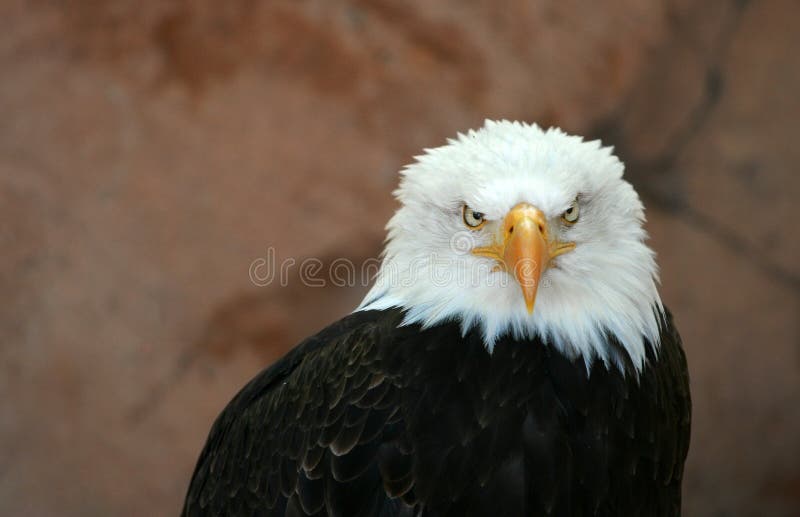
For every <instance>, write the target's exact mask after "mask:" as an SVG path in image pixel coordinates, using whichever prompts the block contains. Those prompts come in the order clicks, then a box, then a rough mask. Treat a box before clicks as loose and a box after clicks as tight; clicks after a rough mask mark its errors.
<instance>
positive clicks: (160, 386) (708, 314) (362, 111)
mask: <svg viewBox="0 0 800 517" xmlns="http://www.w3.org/2000/svg"><path fill="white" fill-rule="evenodd" d="M798 20H800V4H799V3H798V2H796V1H792V0H783V1H781V0H752V1H745V0H738V1H731V0H710V1H705V2H701V1H695V2H692V1H689V0H654V1H651V2H639V1H634V0H611V1H607V2H602V3H599V2H598V3H589V2H577V1H571V0H566V1H565V0H542V1H536V2H533V1H529V2H525V1H521V0H503V1H499V2H491V1H489V0H469V1H456V0H437V1H430V0H414V1H400V0H369V1H368V0H338V1H331V0H302V1H300V0H292V1H289V0H285V1H281V0H274V1H270V2H256V1H252V0H231V1H228V2H217V1H213V0H196V1H189V0H163V1H159V2H135V1H133V0H107V1H103V2H100V1H89V0H84V1H45V0H28V1H23V0H2V1H0V28H1V29H2V30H0V243H1V245H2V248H1V249H2V252H1V253H0V292H2V294H3V298H2V306H1V307H2V308H0V514H2V515H33V516H37V515H45V516H46V515H69V516H72V515H74V516H78V515H80V516H93V515H98V516H100V515H103V516H105V515H175V514H177V512H178V511H179V509H180V506H181V503H182V498H183V495H184V492H185V489H186V486H187V483H188V479H189V476H190V474H191V471H192V468H193V466H194V461H195V460H196V457H197V454H198V453H199V450H200V448H201V446H202V444H203V442H204V440H205V437H206V434H207V432H208V429H209V426H210V424H211V422H212V420H213V419H214V417H215V416H216V415H217V413H218V412H219V411H220V410H221V408H222V407H223V406H224V404H225V403H226V402H227V401H228V400H229V399H230V398H231V396H232V395H233V394H234V393H235V392H236V391H237V390H238V389H239V388H240V387H241V386H242V385H243V384H244V383H245V382H246V381H247V380H248V379H249V378H250V377H251V376H252V375H254V374H255V373H256V372H257V371H259V370H260V369H262V368H263V367H264V366H265V365H267V364H269V363H270V362H271V361H273V360H274V359H276V358H277V357H279V356H280V355H281V354H283V353H284V352H285V351H286V350H287V349H288V348H290V347H291V346H292V345H294V344H295V343H296V342H297V341H298V340H299V339H300V338H302V337H304V336H306V335H308V334H310V333H311V332H313V331H315V330H316V329H318V328H320V327H322V326H324V325H325V324H326V323H328V322H330V321H333V320H335V319H337V318H339V317H341V316H342V315H344V314H345V313H347V312H349V311H350V310H351V309H352V308H353V306H354V305H355V304H356V303H357V301H358V300H359V298H360V296H361V294H362V293H363V292H364V287H363V286H357V287H353V288H349V289H345V288H337V287H335V286H333V285H330V284H329V285H328V286H327V287H324V288H312V287H306V286H304V285H303V284H302V282H300V281H299V279H298V277H297V270H296V269H293V270H291V271H290V275H289V282H288V286H286V287H281V286H280V285H277V282H275V283H273V284H271V285H269V286H267V287H258V286H256V285H254V284H253V282H251V279H250V275H249V268H250V267H251V264H253V263H254V261H256V260H258V259H259V258H261V259H264V258H267V255H268V249H269V248H270V247H273V248H274V249H275V250H276V253H277V256H276V258H277V259H284V258H289V257H296V258H298V262H299V259H301V258H303V257H320V258H322V259H323V260H324V261H326V263H329V262H330V261H331V260H333V259H334V258H336V257H344V258H348V259H351V260H354V261H359V262H360V261H363V260H365V259H367V258H369V257H373V256H375V255H377V253H378V252H379V250H380V246H381V240H382V238H383V225H384V224H385V222H386V220H387V219H388V217H389V216H390V214H391V213H392V211H393V209H394V204H393V202H392V200H391V195H390V192H391V190H392V189H393V188H394V186H395V184H396V180H397V177H396V172H397V170H398V169H399V168H400V167H401V166H402V165H403V164H405V163H408V162H409V161H410V160H411V159H412V156H413V155H414V154H415V153H417V152H419V151H420V149H422V148H423V147H431V146H436V145H440V144H442V143H443V142H444V139H445V138H446V137H449V136H453V135H454V134H455V133H456V132H457V131H461V130H465V129H467V128H470V127H475V126H478V125H480V124H481V123H482V120H483V119H484V118H487V117H489V118H511V119H522V120H527V121H537V122H539V123H540V124H542V125H551V124H552V125H560V126H562V127H563V128H565V129H566V130H568V131H571V132H579V133H582V134H585V135H587V136H590V137H599V138H602V139H603V140H604V142H606V143H608V144H612V145H614V146H616V148H617V151H618V153H619V154H620V155H621V157H622V158H623V159H624V160H625V161H626V162H627V164H628V173H627V174H628V177H629V178H630V180H631V181H632V182H633V183H634V184H635V186H636V187H637V189H638V190H639V191H640V193H641V194H642V196H643V198H644V201H645V203H646V205H647V206H648V215H649V230H650V233H651V234H652V244H653V246H654V247H655V249H656V250H657V251H658V253H659V260H660V264H661V267H662V282H663V288H662V294H663V297H664V299H665V301H666V303H667V304H668V305H669V306H670V307H671V308H672V310H673V312H674V313H675V314H676V318H677V322H678V324H679V326H680V329H681V331H682V334H683V337H684V341H685V347H686V350H687V354H688V357H689V361H690V369H691V373H692V382H693V392H694V403H695V411H694V429H693V438H692V448H691V451H690V456H689V462H688V470H687V473H686V483H685V485H684V496H685V514H686V515H689V516H734V515H735V516H739V515H743V516H764V515H775V516H796V515H800V323H798V315H799V314H800V262H799V260H798V259H800V244H799V243H800V218H798V216H797V207H796V201H797V198H798V195H800V177H799V176H798V174H797V164H798V163H800V145H798V143H797V142H796V140H797V123H798V120H800V101H799V100H798V99H799V98H800V95H798V92H800V57H799V56H798V54H800V53H799V52H798V50H799V49H800V32H798V31H797V21H798Z"/></svg>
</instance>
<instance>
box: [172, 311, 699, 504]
mask: <svg viewBox="0 0 800 517" xmlns="http://www.w3.org/2000/svg"><path fill="white" fill-rule="evenodd" d="M401 321H402V313H401V312H400V311H397V310H390V311H366V312H358V313H355V314H353V315H351V316H348V317H347V318H345V319H343V320H341V321H339V322H337V323H335V324H334V325H332V326H330V327H328V328H327V329H325V330H323V331H322V332H320V333H319V334H317V335H316V336H314V337H311V338H309V339H307V340H306V341H304V342H303V343H301V344H300V345H299V346H298V347H297V348H295V349H294V350H293V351H292V352H290V353H289V354H288V355H287V356H286V357H284V358H283V359H281V360H280V361H278V362H277V363H276V364H274V365H273V366H272V367H270V368H268V369H266V370H265V371H263V372H262V373H261V374H259V375H258V376H257V377H256V378H255V379H253V380H252V381H251V382H250V383H249V384H248V385H247V386H245V387H244V389H242V391H241V392H240V393H239V394H238V395H237V396H236V397H235V398H234V399H233V400H232V401H231V402H230V404H229V405H228V406H227V407H226V408H225V410H224V411H223V412H222V414H221V415H220V416H219V418H218V419H217V421H216V422H215V423H214V426H213V428H212V429H211V433H210V435H209V438H208V442H207V443H206V446H205V448H204V449H203V452H202V453H201V455H200V459H199V460H198V463H197V467H196V470H195V473H194V476H193V477H192V481H191V485H190V487H189V492H188V494H187V497H186V503H185V507H184V510H183V514H184V515H186V516H195V515H268V516H284V515H286V516H294V515H329V516H344V517H354V516H386V517H388V516H401V515H402V516H405V515H407V516H412V515H425V516H440V515H441V516H444V515H454V516H469V515H475V516H482V515H487V516H488V515H492V516H494V515H503V516H515V515H555V516H589V515H603V516H612V515H613V516H662V515H663V516H673V515H679V514H680V503H681V477H682V472H683V463H684V460H685V458H686V453H687V450H688V446H689V426H690V412H691V407H690V399H689V384H688V374H687V369H686V362H685V358H684V354H683V351H682V349H681V343H680V338H679V336H678V334H677V332H676V331H675V330H674V328H673V326H672V321H671V318H670V317H669V316H667V318H666V321H665V324H664V331H663V332H662V342H661V346H660V348H659V350H658V353H657V354H656V353H654V352H653V350H652V349H650V348H649V347H648V355H647V360H648V362H647V365H646V366H645V368H644V370H643V371H642V372H641V374H640V375H639V377H638V380H637V377H636V374H635V373H634V372H633V371H632V370H631V371H628V372H627V374H626V375H623V374H622V373H621V372H620V371H619V370H618V369H617V368H611V369H608V368H606V367H605V366H604V365H603V364H602V363H601V362H597V363H595V364H594V365H592V368H591V374H590V375H587V372H586V367H585V365H584V363H583V360H582V359H580V360H577V361H573V360H570V359H568V358H566V357H564V356H563V355H561V354H560V353H558V352H557V351H556V350H554V349H553V348H552V347H550V346H546V345H544V344H543V343H541V342H538V341H514V340H511V339H506V340H502V339H501V340H500V341H498V343H497V345H496V347H495V350H494V353H493V354H492V355H490V354H489V353H488V352H487V351H486V347H485V346H484V344H483V342H482V340H481V338H480V335H479V334H478V333H477V332H470V333H468V334H467V335H466V336H463V337H462V335H461V332H460V329H459V326H458V323H457V322H454V323H452V324H446V325H440V326H437V327H433V328H429V329H425V330H423V329H421V328H420V327H418V326H416V325H410V326H399V324H400V322H401ZM609 339H612V338H609Z"/></svg>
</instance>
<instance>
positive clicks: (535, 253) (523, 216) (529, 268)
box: [472, 203, 575, 314]
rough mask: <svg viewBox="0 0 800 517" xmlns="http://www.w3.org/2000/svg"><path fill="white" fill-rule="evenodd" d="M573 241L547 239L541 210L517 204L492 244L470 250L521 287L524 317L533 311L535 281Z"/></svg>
mask: <svg viewBox="0 0 800 517" xmlns="http://www.w3.org/2000/svg"><path fill="white" fill-rule="evenodd" d="M574 248H575V243H574V242H559V241H557V240H550V231H549V228H548V225H547V218H546V217H545V215H544V214H543V213H542V211H541V210H539V209H538V208H536V207H535V206H533V205H529V204H527V203H520V204H518V205H517V206H515V207H514V208H512V209H511V211H510V212H508V214H507V215H506V217H505V219H504V220H503V223H502V225H501V226H500V228H499V229H498V233H497V235H496V237H495V243H494V244H492V245H491V246H483V247H478V248H474V249H473V250H472V253H473V254H474V255H478V256H481V257H488V258H493V259H495V260H497V262H498V264H497V266H496V267H497V269H499V270H503V271H508V272H509V273H511V274H512V275H513V276H514V278H515V279H516V280H517V283H519V285H520V287H521V288H522V296H523V298H524V299H525V307H526V308H527V309H528V314H530V313H532V312H533V306H534V304H535V303H536V292H537V291H538V289H539V279H540V278H541V277H542V273H543V272H544V270H545V269H546V268H547V266H548V264H549V263H550V260H552V259H553V258H555V257H557V256H558V255H561V254H563V253H566V252H568V251H571V250H573V249H574Z"/></svg>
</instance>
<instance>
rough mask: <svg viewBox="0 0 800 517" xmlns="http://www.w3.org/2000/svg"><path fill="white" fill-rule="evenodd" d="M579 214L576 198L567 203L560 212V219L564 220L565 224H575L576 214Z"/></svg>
mask: <svg viewBox="0 0 800 517" xmlns="http://www.w3.org/2000/svg"><path fill="white" fill-rule="evenodd" d="M579 215H580V208H579V207H578V200H577V199H576V200H575V201H573V202H572V204H571V205H569V208H567V209H566V210H565V211H564V213H563V214H561V219H563V220H564V222H565V223H567V224H575V223H576V222H577V221H578V216H579Z"/></svg>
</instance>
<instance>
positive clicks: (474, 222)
mask: <svg viewBox="0 0 800 517" xmlns="http://www.w3.org/2000/svg"><path fill="white" fill-rule="evenodd" d="M463 218H464V224H466V225H467V227H468V228H469V229H470V230H477V229H478V228H480V227H481V226H483V225H484V224H485V223H486V216H485V215H484V214H483V213H481V212H476V211H475V210H473V209H471V208H470V207H468V206H467V205H464V210H463Z"/></svg>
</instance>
